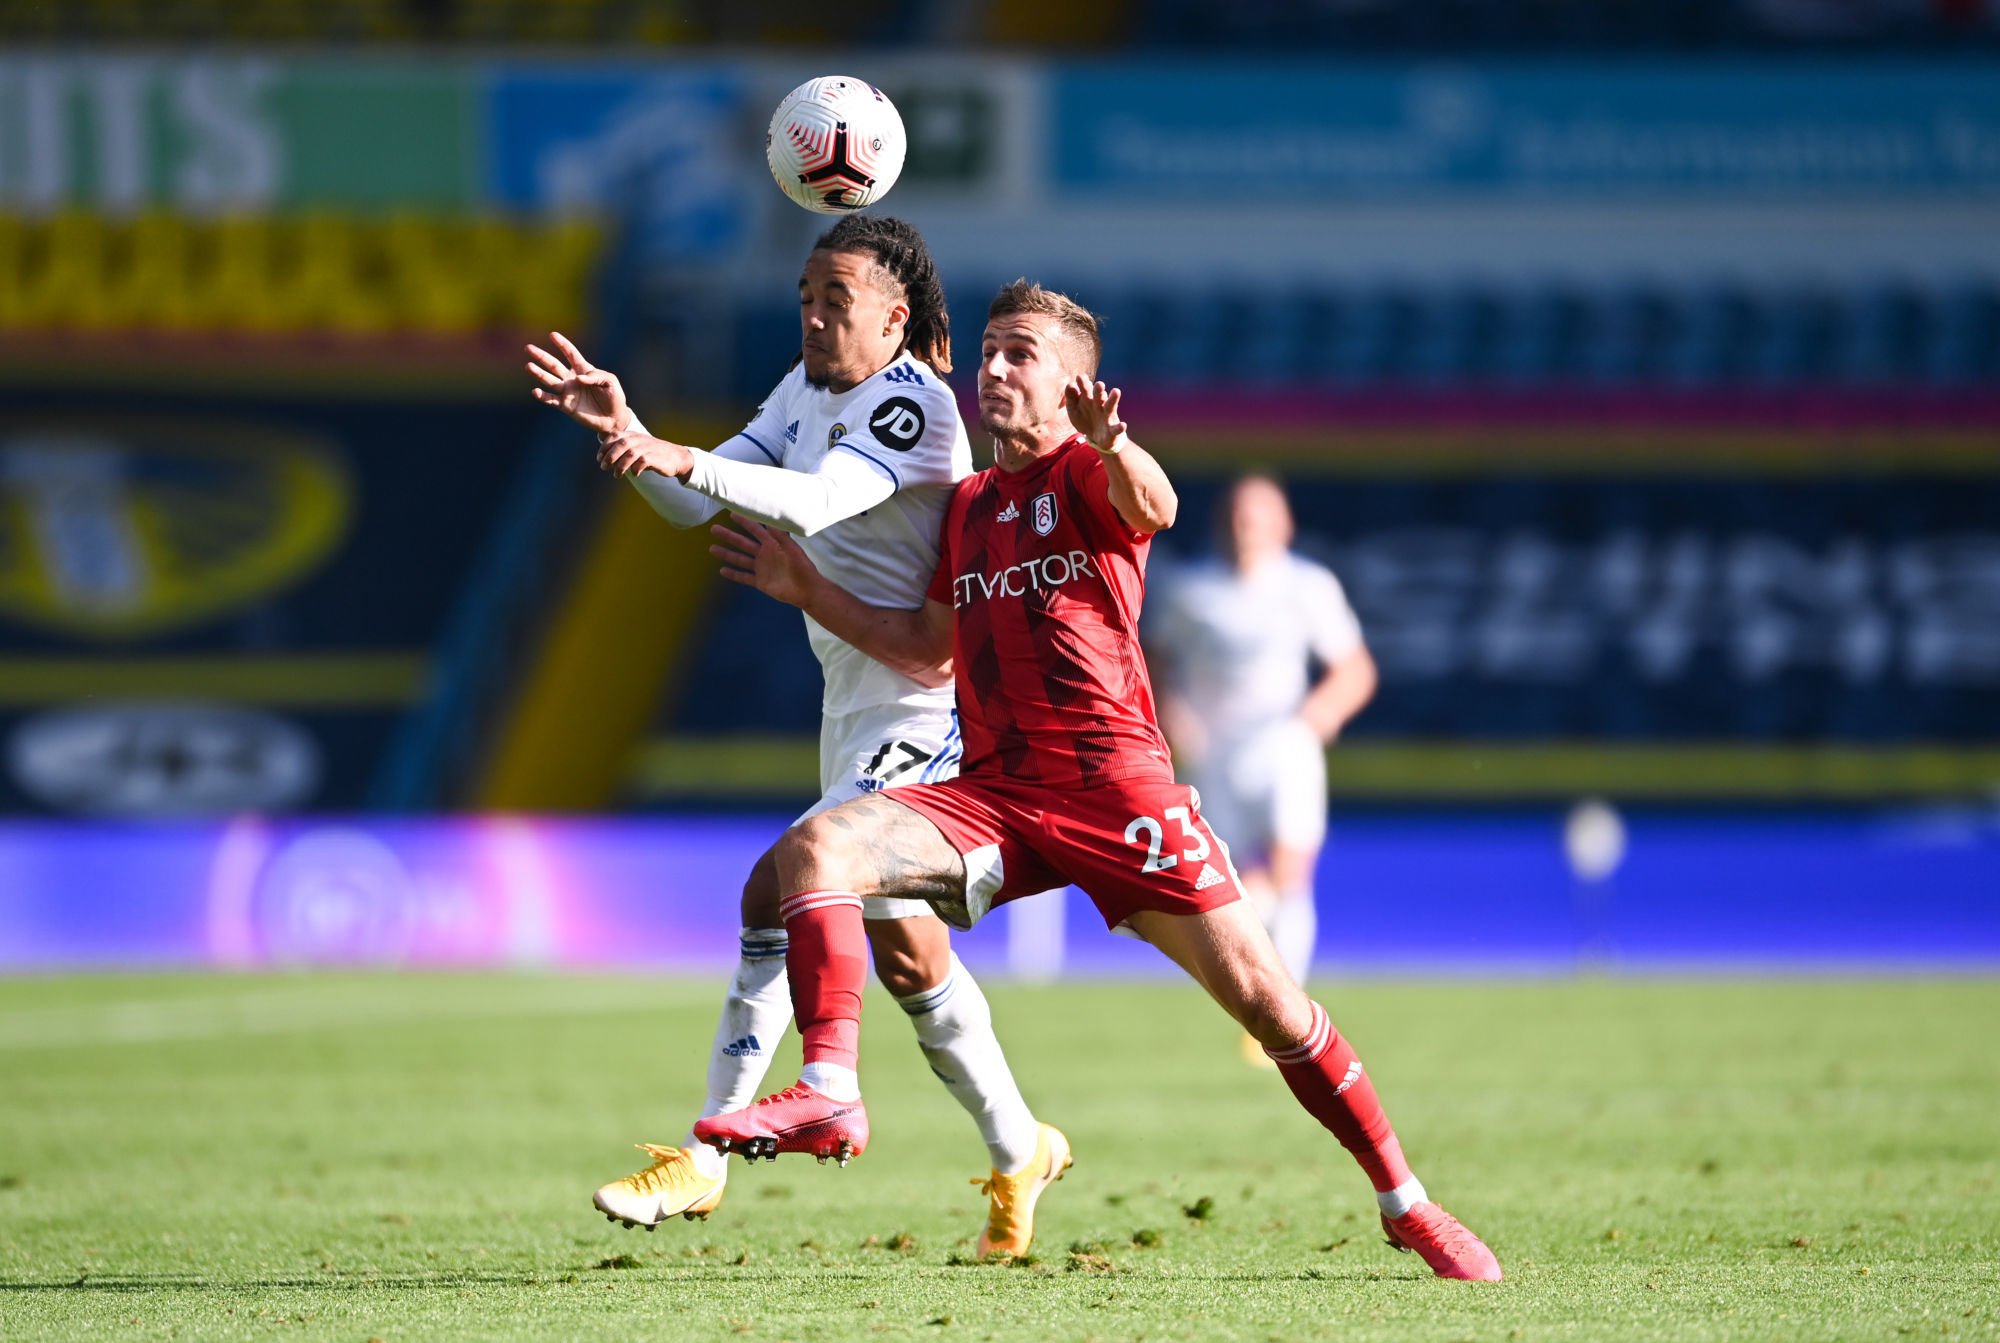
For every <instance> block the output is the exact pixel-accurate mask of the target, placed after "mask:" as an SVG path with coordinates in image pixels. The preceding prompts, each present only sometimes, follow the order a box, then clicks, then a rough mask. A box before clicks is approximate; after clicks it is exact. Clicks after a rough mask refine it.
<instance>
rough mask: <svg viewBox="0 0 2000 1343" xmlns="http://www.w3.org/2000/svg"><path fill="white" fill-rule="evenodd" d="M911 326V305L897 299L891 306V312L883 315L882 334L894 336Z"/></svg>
mask: <svg viewBox="0 0 2000 1343" xmlns="http://www.w3.org/2000/svg"><path fill="white" fill-rule="evenodd" d="M909 324H910V305H909V303H908V301H907V300H904V299H896V300H894V301H892V302H891V303H890V304H889V310H888V311H887V312H885V313H883V314H882V334H883V335H885V336H889V335H894V334H895V333H896V332H898V331H901V330H903V329H905V328H906V327H908V326H909Z"/></svg>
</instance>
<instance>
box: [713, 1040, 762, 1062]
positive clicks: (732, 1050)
mask: <svg viewBox="0 0 2000 1343" xmlns="http://www.w3.org/2000/svg"><path fill="white" fill-rule="evenodd" d="M722 1052H723V1053H725V1054H727V1055H729V1057H730V1058H733V1059H740V1058H742V1057H743V1056H744V1055H746V1054H761V1053H763V1052H764V1046H762V1045H760V1044H758V1043H757V1037H756V1036H754V1035H746V1036H744V1037H743V1038H742V1039H740V1040H737V1041H734V1042H733V1043H730V1044H726V1045H724V1046H723V1047H722Z"/></svg>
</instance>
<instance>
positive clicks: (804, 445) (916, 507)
mask: <svg viewBox="0 0 2000 1343" xmlns="http://www.w3.org/2000/svg"><path fill="white" fill-rule="evenodd" d="M799 303H800V310H799V311H800V322H801V358H800V361H799V362H798V364H796V365H795V366H794V367H793V368H792V370H791V372H790V373H789V374H788V375H787V376H786V377H785V379H784V380H783V381H782V382H780V383H779V384H778V386H777V387H776V389H775V390H773V391H772V393H771V395H770V397H769V398H768V399H767V400H766V401H765V402H764V404H763V406H761V407H760V408H759V409H758V412H757V415H756V417H755V418H754V419H752V420H751V422H750V424H749V425H748V426H747V427H746V428H745V429H744V430H743V431H742V432H741V433H739V434H737V435H736V436H735V437H733V438H731V439H729V440H728V441H727V442H725V443H723V444H722V445H721V446H720V447H718V448H717V449H715V450H714V451H713V452H705V451H701V450H698V449H693V448H688V447H685V446H683V445H681V444H677V443H670V442H666V441H664V440H662V439H657V438H654V437H652V436H650V435H649V434H647V433H646V431H645V428H644V426H643V425H641V424H640V423H639V422H638V420H637V419H636V418H633V417H632V416H631V414H630V412H629V411H628V410H627V408H626V405H625V397H624V391H623V389H622V387H621V386H620V385H619V383H618V380H617V378H615V377H614V376H612V375H611V374H610V373H608V372H606V371H604V370H602V369H595V368H592V367H591V366H590V364H589V363H588V362H587V361H586V360H585V359H584V357H583V355H582V353H581V352H580V351H578V349H577V348H576V347H575V346H574V345H573V344H571V343H570V342H569V341H568V340H566V339H564V338H563V337H562V336H561V335H559V334H553V335H551V337H550V339H551V341H552V342H553V343H554V344H555V345H556V347H557V349H558V350H559V351H560V352H561V355H560V357H558V356H557V355H556V354H552V353H550V352H548V351H546V350H542V349H539V348H537V347H535V346H532V345H531V346H529V347H528V353H529V356H530V358H531V360H532V362H531V363H530V364H529V365H528V371H529V373H530V374H532V375H533V376H534V377H535V379H536V380H537V382H538V383H539V384H540V385H539V386H537V387H535V388H534V389H533V391H534V394H535V396H536V398H537V399H538V400H540V401H542V402H544V403H545V404H548V405H552V406H556V407H558V408H559V409H561V410H563V411H565V412H567V413H568V414H569V415H570V416H571V417H572V418H573V419H575V420H577V421H578V422H579V423H580V424H582V425H584V426H585V427H586V428H590V429H593V430H596V431H597V432H598V434H599V439H600V447H599V453H598V457H599V461H600V463H601V464H603V465H604V466H605V467H606V468H607V469H610V470H613V471H616V472H617V473H619V474H620V475H623V476H625V477H626V478H627V479H629V480H630V481H631V483H632V485H633V486H634V488H636V489H637V490H638V491H639V492H640V493H641V494H642V495H644V496H645V498H646V500H647V502H648V503H650V504H651V505H652V506H653V508H654V509H655V510H656V511H658V512H659V513H660V514H661V515H662V516H663V517H665V518H666V519H667V520H668V521H669V522H671V523H673V524H674V525H675V526H677V527H690V526H694V525H696V524H698V523H702V522H706V521H708V520H709V519H710V518H712V517H714V516H715V515H716V514H717V513H718V512H719V511H720V510H721V509H722V508H724V507H727V508H730V509H733V510H734V511H735V512H736V513H738V514H740V515H742V516H745V517H749V518H755V519H759V520H761V521H763V522H765V523H769V524H770V525H772V526H774V527H779V528H783V529H784V530H786V531H787V532H791V533H795V534H796V535H798V536H799V537H800V538H801V541H800V544H802V545H803V546H804V547H805V550H806V553H808V554H810V555H811V556H812V558H813V561H814V562H815V563H816V564H818V565H819V566H820V567H821V568H822V569H824V570H825V571H826V572H827V573H829V574H833V575H837V576H838V578H839V581H840V582H842V583H844V584H847V585H848V586H850V587H852V588H853V589H854V590H855V591H857V592H860V593H863V594H866V595H867V597H868V599H869V600H870V601H873V602H877V603H880V604H882V605H884V606H888V607H901V608H912V607H916V606H920V605H921V604H922V602H923V594H924V585H925V584H926V583H927V582H928V581H929V580H930V576H931V573H932V571H933V570H934V569H935V568H936V566H937V555H938V551H937V537H938V525H939V523H940V521H941V520H942V518H943V516H944V509H945V502H946V499H947V497H948V496H949V494H950V492H951V488H952V485H953V483H954V482H955V481H957V480H959V479H961V478H963V477H964V476H966V475H968V474H970V472H971V469H972V455H971V449H970V447H969V446H968V444H967V441H966V436H965V426H964V424H963V422H962V421H961V420H960V419H959V414H958V406H957V402H956V401H955V400H954V398H953V396H952V394H951V390H950V389H949V388H948V387H947V386H946V385H945V382H944V374H946V373H948V372H950V370H951V357H950V331H949V325H948V315H947V313H946V310H945V305H944V291H943V288H942V286H941V285H940V283H939V281H938V276H937V270H936V267H935V265H934V264H933V263H932V261H931V257H930V252H929V250H928V248H927V247H926V246H925V244H924V240H923V238H922V237H921V236H920V235H919V234H918V233H917V231H916V230H915V229H913V228H911V227H910V226H909V225H908V224H906V223H904V222H903V221H902V220H899V219H894V218H890V217H887V216H866V215H854V216H849V217H847V218H845V219H842V220H841V221H840V222H839V223H838V224H836V225H834V227H833V228H832V229H830V230H828V231H827V232H826V233H825V234H824V235H822V236H821V237H820V239H819V240H818V241H817V243H815V245H814V247H813V250H812V252H811V254H810V255H809V256H808V257H807V259H806V264H805V269H804V272H803V273H802V274H801V275H800V277H799ZM669 581H686V579H685V577H683V578H681V579H678V580H669ZM806 633H807V635H808V637H809V638H810V639H811V642H812V647H813V652H814V653H815V654H816V655H817V656H818V657H819V660H820V664H821V667H822V670H823V672H824V675H825V680H826V690H825V696H824V700H823V704H822V709H823V713H824V715H825V716H824V720H823V723H822V726H821V731H820V788H821V797H820V799H819V801H818V802H817V803H815V804H814V805H813V806H812V807H811V808H810V809H809V810H808V811H807V812H806V813H805V815H806V816H808V817H810V816H815V815H818V814H819V813H821V812H823V811H826V810H828V809H830V808H832V807H834V806H837V805H838V804H840V803H842V802H845V801H847V800H848V799H849V798H853V797H858V796H865V795H867V794H869V793H872V792H874V791H877V790H879V789H884V788H889V789H894V788H898V787H901V786H903V785H905V784H910V783H916V782H919V781H924V780H932V779H939V778H948V777H950V776H951V775H952V774H953V773H954V772H955V771H956V768H957V762H958V757H959V753H960V740H959V732H958V723H957V718H956V715H955V714H954V713H953V710H952V703H953V697H952V686H951V673H950V669H949V667H948V665H946V664H945V660H944V657H943V656H942V655H940V656H939V657H936V658H929V659H911V660H905V661H902V662H896V663H891V664H887V665H885V664H884V663H883V662H879V661H876V660H875V659H873V658H870V657H868V656H866V655H864V654H862V653H860V652H858V651H856V650H855V649H854V648H852V647H851V646H849V645H848V644H847V643H845V642H843V641H842V640H841V639H840V638H838V637H836V636H835V635H834V634H832V633H830V632H828V631H827V630H826V629H825V628H823V627H822V626H820V625H819V624H817V623H815V622H814V621H813V620H811V619H810V618H808V619H807V620H806ZM801 819H804V818H801ZM863 914H864V916H865V919H866V923H865V925H864V926H865V927H866V929H867V939H868V942H869V943H870V944H871V945H872V947H873V949H874V960H875V969H876V974H877V975H878V977H879V978H880V979H881V981H882V984H883V986H884V987H885V988H887V989H888V990H889V992H890V993H892V994H894V995H895V997H896V1000H897V1001H898V1002H900V1003H901V1004H902V1005H903V1010H904V1011H905V1012H907V1013H908V1014H909V1016H910V1020H911V1023H912V1024H913V1025H914V1026H915V1027H916V1032H917V1042H918V1044H919V1045H920V1046H921V1048H922V1049H923V1052H924V1057H925V1058H926V1059H927V1060H929V1062H930V1065H931V1068H932V1070H933V1071H934V1072H936V1073H937V1075H938V1076H939V1077H940V1078H941V1079H943V1081H944V1084H945V1086H946V1087H948V1088H949V1089H950V1091H951V1093H952V1095H953V1096H955V1097H956V1098H957V1099H958V1101H959V1103H960V1104H961V1105H963V1106H964V1107H965V1109H966V1111H967V1112H968V1113H970V1114H971V1115H972V1116H973V1118H974V1119H975V1120H976V1121H977V1123H978V1125H979V1131H980V1135H981V1136H982V1137H983V1138H984V1139H985V1141H986V1146H987V1150H988V1153H989V1155H990V1156H991V1158H992V1163H993V1174H992V1177H991V1179H990V1180H988V1181H987V1182H986V1186H985V1187H986V1191H987V1193H988V1196H989V1199H990V1206H989V1215H988V1220H987V1225H986V1228H985V1230H984V1231H983V1232H981V1234H980V1238H979V1250H980V1253H981V1254H1021V1253H1025V1252H1026V1250H1027V1248H1028V1243H1029V1241H1030V1240H1031V1238H1032V1236H1033V1215H1034V1203H1035V1199H1036V1198H1037V1197H1038V1196H1039V1194H1040V1193H1041V1191H1042V1189H1044V1188H1046V1187H1047V1185H1048V1184H1049V1183H1051V1182H1053V1180H1054V1179H1055V1178H1057V1177H1058V1176H1060V1174H1061V1173H1062V1171H1063V1169H1064V1168H1066V1167H1067V1166H1068V1165H1069V1161H1070V1157H1069V1144H1068V1142H1067V1141H1066V1140H1065V1139H1064V1137H1063V1135H1062V1134H1061V1133H1060V1132H1058V1131H1057V1130H1056V1129H1054V1128H1052V1127H1050V1126H1049V1125H1046V1124H1040V1123H1037V1122H1036V1120H1035V1117H1034V1115H1033V1114H1032V1113H1030V1111H1029V1109H1028V1106H1027V1103H1026V1102H1025V1101H1024V1100H1023V1099H1022V1097H1021V1092H1020V1088H1019V1087H1018V1086H1016V1085H1015V1082H1014V1077H1013V1074H1012V1072H1011V1071H1010V1070H1009V1068H1008V1066H1007V1060H1006V1056H1005V1055H1004V1054H1003V1053H1002V1052H1001V1049H1000V1042H999V1040H998V1038H997V1037H996V1036H995V1035H994V1032H993V1018H992V1013H991V1011H990V1009H989V1008H988V1006H987V1002H986V997H985V995H984V993H982V992H981V991H980V988H979V985H978V984H977V983H976V982H975V981H974V980H973V978H972V976H971V975H970V974H969V973H967V971H966V969H965V967H964V966H963V965H962V964H960V963H959V960H958V957H957V956H956V955H954V954H953V953H952V950H951V943H950V937H949V934H948V933H947V931H946V929H945V926H944V924H943V923H941V922H939V920H938V919H937V917H936V916H935V915H934V914H932V912H931V910H930V908H929V906H927V905H925V904H924V903H923V902H922V901H920V900H905V899H895V898H891V897H888V896H882V897H871V898H870V900H869V901H868V902H867V906H866V908H865V910H864V911H863ZM795 955H796V953H795V952H788V944H787V940H786V936H785V931H784V927H783V923H782V921H781V919H780V918H779V913H778V899H777V882H776V869H775V868H774V866H773V864H772V860H771V855H770V854H768V853H767V854H766V855H765V856H764V857H763V858H761V859H760V860H759V861H758V862H757V864H756V866H755V868H754V869H753V871H752V872H751V874H750V877H749V879H748V881H747V882H746V883H745V885H744V890H743V931H742V959H741V961H740V962H739V964H738V966H737V970H736V974H735V977H734V978H733V979H732V980H731V983H730V988H729V993H728V996H727V998H726V999H725V1001H724V1004H723V1012H722V1020H721V1022H720V1023H719V1025H718V1026H717V1029H716V1033H715V1044H714V1048H713V1051H712V1053H711V1055H710V1058H709V1066H708V1098H707V1102H706V1103H705V1105H704V1106H703V1108H702V1115H703V1116H707V1115H713V1114H719V1113H722V1112H724V1111H728V1110H734V1109H737V1108H739V1107H741V1106H743V1105H746V1104H748V1103H749V1101H750V1100H751V1098H752V1097H753V1096H755V1095H756V1093H757V1089H758V1086H759V1085H760V1084H761V1083H762V1081H763V1079H764V1074H765V1071H766V1070H767V1069H768V1068H769V1066H770V1057H771V1051H772V1050H773V1049H774V1048H775V1047H776V1045H777V1042H778V1039H779V1037H780V1036H781V1035H782V1034H783V1033H784V1030H785V1026H786V1023H787V1021H788V1020H789V1019H790V1016H791V999H790V995H789V993H788V992H787V987H786V974H787V959H788V956H795ZM642 1146H644V1147H645V1149H646V1151H647V1152H648V1153H649V1154H650V1155H651V1156H652V1157H653V1158H654V1162H653V1164H652V1165H651V1166H650V1167H648V1168H647V1169H646V1170H643V1171H640V1172H638V1173H636V1174H634V1175H631V1176H628V1177H626V1178H625V1179H622V1180H617V1181H613V1182H612V1183H610V1184H607V1185H605V1186H604V1187H603V1188H601V1189H599V1190H598V1191H597V1195H596V1203H597V1206H598V1208H599V1209H600V1210H602V1211H603V1212H604V1213H605V1215H606V1216H607V1217H610V1218H613V1219H614V1220H620V1221H623V1222H624V1223H625V1224H626V1225H627V1226H631V1225H635V1224H638V1225H645V1226H647V1227H652V1226H655V1225H657V1224H658V1223H660V1222H661V1221H663V1220H665V1219H666V1218H668V1217H672V1216H673V1215H674V1214H676V1213H679V1214H681V1215H683V1216H686V1217H706V1216H707V1215H708V1214H709V1213H710V1212H712V1211H713V1210H714V1209H715V1207H716V1206H717V1205H718V1204H719V1203H720V1202H721V1200H722V1193H723V1187H724V1181H725V1179H726V1178H727V1164H726V1162H725V1161H724V1160H723V1157H722V1155H721V1154H720V1153H718V1152H717V1151H716V1150H715V1149H714V1148H712V1147H708V1146H705V1145H700V1144H696V1143H694V1142H693V1141H692V1139H691V1137H690V1138H689V1139H686V1140H684V1141H683V1143H682V1145H680V1146H678V1147H661V1146H655V1145H651V1144H642Z"/></svg>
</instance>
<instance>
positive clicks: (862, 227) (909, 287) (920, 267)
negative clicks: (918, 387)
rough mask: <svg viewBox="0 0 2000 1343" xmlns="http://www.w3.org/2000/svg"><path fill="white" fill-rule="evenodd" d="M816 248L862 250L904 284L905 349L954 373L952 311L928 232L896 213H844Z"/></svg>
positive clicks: (896, 280)
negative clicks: (907, 314) (946, 301)
mask: <svg viewBox="0 0 2000 1343" xmlns="http://www.w3.org/2000/svg"><path fill="white" fill-rule="evenodd" d="M813 251H815V252H859V253H860V254H862V255H863V256H868V257H872V258H874V260H875V264H876V265H878V266H880V267H881V268H882V270H883V272H884V273H885V274H886V275H888V276H889V277H890V278H891V279H892V280H894V281H895V282H896V283H897V284H899V285H901V286H902V289H903V299H904V301H906V302H907V303H908V304H909V305H910V320H909V322H908V324H907V325H906V326H905V327H904V328H903V330H904V335H903V345H904V348H906V349H907V350H909V352H910V353H911V354H913V355H915V356H916V357H917V358H919V359H921V360H923V361H924V362H925V363H926V364H929V365H930V366H931V367H932V368H934V369H936V370H937V371H938V372H939V373H940V374H944V373H949V372H951V314H950V313H949V312H947V311H946V310H945V306H944V282H943V281H942V280H940V279H938V272H937V263H936V262H934V261H932V260H931V249H930V248H929V247H927V246H925V245H924V236H923V235H922V234H921V233H918V232H917V230H916V228H915V227H914V226H913V225H911V224H910V223H908V222H907V221H905V220H901V219H897V218H896V217H895V216H893V215H846V216H843V217H842V219H841V220H840V222H839V223H837V224H835V225H834V226H833V227H832V228H830V229H828V230H827V231H826V232H824V233H822V234H820V235H819V241H817V242H815V243H814V244H813Z"/></svg>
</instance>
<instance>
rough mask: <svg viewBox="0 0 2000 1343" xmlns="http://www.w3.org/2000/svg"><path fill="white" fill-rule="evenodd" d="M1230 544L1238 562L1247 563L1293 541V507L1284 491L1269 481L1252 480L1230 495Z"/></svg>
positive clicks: (1280, 548) (1255, 560) (1282, 547)
mask: <svg viewBox="0 0 2000 1343" xmlns="http://www.w3.org/2000/svg"><path fill="white" fill-rule="evenodd" d="M1228 528H1229V544H1230V549H1231V551H1232V552H1233V553H1234V554H1235V557H1236V560H1237V563H1239V564H1242V565H1245V566H1248V565H1251V564H1254V563H1256V562H1257V561H1258V560H1261V559H1263V558H1264V557H1265V556H1266V555H1270V554H1273V553H1275V552H1277V551H1280V550H1283V549H1284V548H1285V547H1286V546H1289V545H1290V544H1291V543H1292V509H1291V505H1289V504H1287V503H1286V502H1285V494H1284V491H1283V490H1280V489H1279V488H1278V487H1277V486H1276V485H1274V484H1272V483H1271V482H1270V481H1268V480H1261V479H1251V480H1246V481H1244V482H1243V483H1242V484H1240V485H1238V486H1237V487H1236V488H1235V490H1234V491H1232V492H1231V494H1230V496H1229V515H1228Z"/></svg>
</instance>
